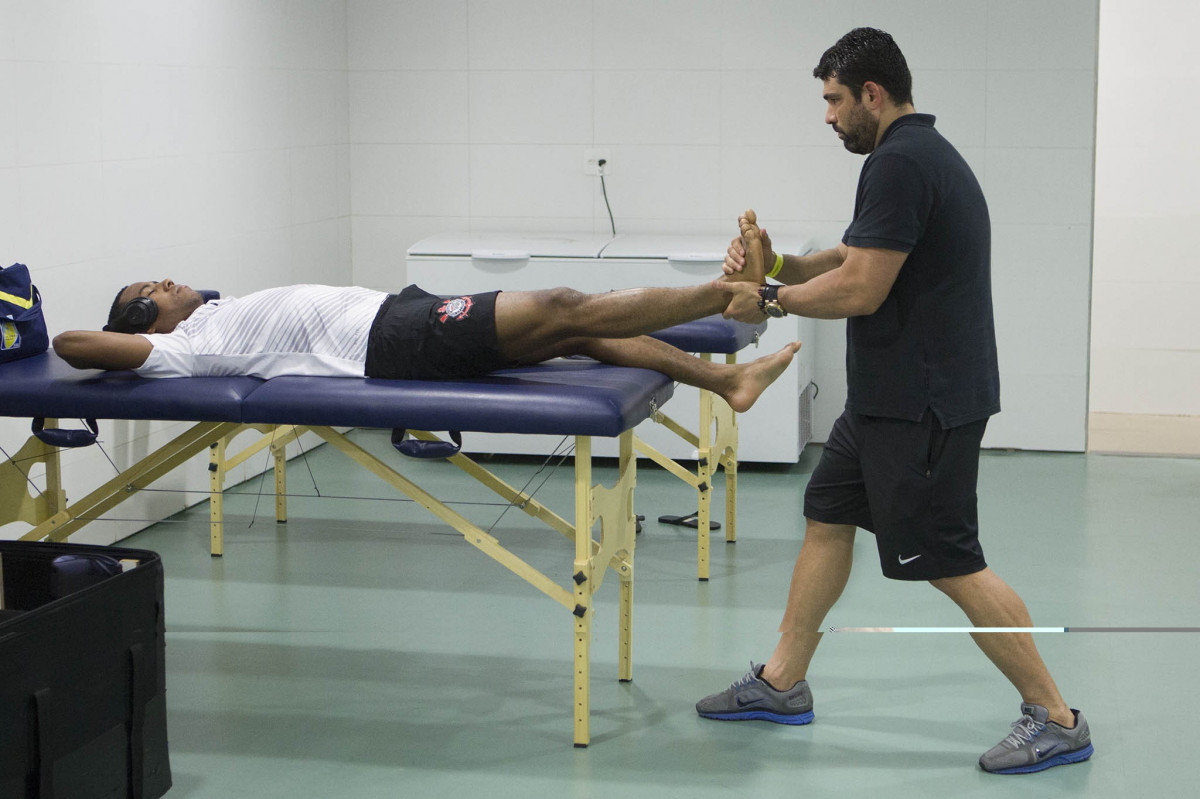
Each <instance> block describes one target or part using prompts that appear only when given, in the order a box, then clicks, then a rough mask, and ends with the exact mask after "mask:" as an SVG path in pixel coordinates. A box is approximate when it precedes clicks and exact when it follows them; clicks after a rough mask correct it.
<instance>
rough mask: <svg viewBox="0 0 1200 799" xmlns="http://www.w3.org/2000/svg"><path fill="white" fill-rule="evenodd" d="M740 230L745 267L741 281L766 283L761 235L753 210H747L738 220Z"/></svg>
mask: <svg viewBox="0 0 1200 799" xmlns="http://www.w3.org/2000/svg"><path fill="white" fill-rule="evenodd" d="M738 225H739V226H740V227H741V229H742V244H743V245H744V246H745V248H746V265H745V266H743V267H742V271H741V275H740V277H741V279H742V280H746V281H749V282H752V283H760V284H761V283H765V282H767V267H766V264H765V263H764V262H763V248H762V235H761V233H760V232H759V229H758V217H757V216H756V215H755V214H754V209H752V208H747V209H746V213H744V214H742V216H741V217H739V218H738Z"/></svg>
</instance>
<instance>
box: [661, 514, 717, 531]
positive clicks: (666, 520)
mask: <svg viewBox="0 0 1200 799" xmlns="http://www.w3.org/2000/svg"><path fill="white" fill-rule="evenodd" d="M658 521H659V522H660V523H661V524H676V525H679V526H680V527H690V528H692V529H693V530H695V529H698V528H699V527H700V511H696V512H695V513H689V514H688V515H687V516H659V517H658ZM708 529H710V530H720V529H721V523H720V522H714V521H712V520H711V519H710V520H709V522H708Z"/></svg>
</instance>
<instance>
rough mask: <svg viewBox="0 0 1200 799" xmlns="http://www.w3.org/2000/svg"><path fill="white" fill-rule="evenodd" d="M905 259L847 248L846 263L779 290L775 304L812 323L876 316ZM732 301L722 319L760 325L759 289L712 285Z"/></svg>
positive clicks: (888, 252)
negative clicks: (816, 320) (810, 319)
mask: <svg viewBox="0 0 1200 799" xmlns="http://www.w3.org/2000/svg"><path fill="white" fill-rule="evenodd" d="M907 258H908V254H907V253H903V252H899V251H897V250H888V249H883V248H876V247H848V248H846V257H845V259H844V260H843V261H842V263H841V265H840V266H838V267H837V268H835V269H831V270H829V271H827V272H823V273H821V274H819V275H816V276H814V277H812V278H810V279H809V280H806V281H805V282H803V283H799V284H795V285H789V286H784V287H783V288H781V289H780V290H779V302H780V304H781V305H783V307H784V310H786V311H788V312H789V313H794V314H800V315H801V316H811V317H813V318H816V319H845V318H846V317H849V316H868V315H870V314H873V313H875V311H876V310H878V309H879V306H880V305H882V304H883V301H884V300H885V299H887V296H888V292H890V291H891V290H892V284H893V283H895V282H896V277H897V276H898V275H899V274H900V267H902V266H903V265H904V261H905V260H906V259H907ZM714 285H718V286H719V287H720V288H722V289H724V290H725V291H726V292H728V293H729V294H731V295H732V297H731V299H730V302H729V306H728V307H727V308H726V309H725V316H726V317H727V318H732V319H740V320H742V321H745V322H761V321H762V320H763V318H764V316H763V313H762V311H760V310H759V309H758V287H757V286H754V285H752V284H749V283H721V282H719V281H716V282H714Z"/></svg>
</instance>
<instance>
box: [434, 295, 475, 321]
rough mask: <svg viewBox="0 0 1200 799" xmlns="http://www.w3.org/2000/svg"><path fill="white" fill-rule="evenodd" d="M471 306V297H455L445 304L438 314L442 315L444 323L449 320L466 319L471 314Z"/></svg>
mask: <svg viewBox="0 0 1200 799" xmlns="http://www.w3.org/2000/svg"><path fill="white" fill-rule="evenodd" d="M471 305H472V302H471V298H470V297H455V298H454V299H452V300H446V301H445V302H443V303H442V305H441V307H440V308H438V309H437V312H438V313H439V314H441V316H440V319H441V321H443V322H445V321H446V320H447V319H466V318H467V316H468V315H469V314H470V313H471Z"/></svg>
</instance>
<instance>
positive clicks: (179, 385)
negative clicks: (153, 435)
mask: <svg viewBox="0 0 1200 799" xmlns="http://www.w3.org/2000/svg"><path fill="white" fill-rule="evenodd" d="M262 382H263V381H262V380H259V379H258V378H254V377H181V378H163V379H150V378H144V377H138V376H137V375H136V374H134V373H133V372H106V371H102V370H99V369H75V368H72V367H71V366H69V365H68V364H67V363H66V361H64V360H63V359H62V358H59V357H58V355H56V354H55V353H54V351H53V350H51V351H50V352H46V353H43V354H41V355H35V356H33V357H31V358H23V359H21V360H19V361H12V362H11V363H6V364H2V365H0V416H18V417H21V416H24V417H30V418H33V417H39V416H45V417H50V418H59V419H62V418H66V419H83V418H95V419H166V420H170V421H191V422H240V421H241V419H242V414H241V406H242V400H243V399H245V397H247V396H248V395H249V394H250V393H251V392H253V391H254V389H256V388H258V386H260V385H262Z"/></svg>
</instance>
